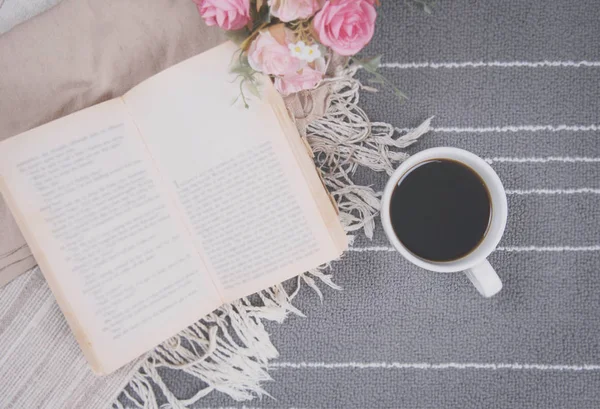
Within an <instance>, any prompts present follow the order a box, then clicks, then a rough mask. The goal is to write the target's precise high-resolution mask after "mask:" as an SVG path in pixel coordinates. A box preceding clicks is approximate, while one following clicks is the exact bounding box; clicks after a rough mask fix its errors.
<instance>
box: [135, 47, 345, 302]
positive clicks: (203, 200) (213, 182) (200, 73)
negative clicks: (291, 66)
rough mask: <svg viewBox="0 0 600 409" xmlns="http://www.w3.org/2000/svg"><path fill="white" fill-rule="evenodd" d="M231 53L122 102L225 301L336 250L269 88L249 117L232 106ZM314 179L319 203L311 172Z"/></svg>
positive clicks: (144, 87)
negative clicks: (275, 109) (271, 98)
mask: <svg viewBox="0 0 600 409" xmlns="http://www.w3.org/2000/svg"><path fill="white" fill-rule="evenodd" d="M235 52H236V47H235V46H234V45H233V44H231V43H227V44H224V45H222V46H219V47H217V48H214V49H212V50H210V51H208V52H206V53H204V54H201V55H199V56H196V57H193V58H191V59H189V60H187V61H185V62H183V63H180V64H178V65H176V66H174V67H171V68H170V69H168V70H166V71H164V72H162V73H160V74H158V75H156V76H154V77H152V78H150V79H149V80H147V81H145V82H144V83H142V84H141V85H139V86H138V87H136V88H134V89H133V90H132V91H130V92H129V93H127V94H126V95H125V96H124V100H125V103H126V105H127V107H128V108H129V109H130V112H131V114H132V117H133V118H134V119H135V121H136V123H137V125H138V127H139V129H140V131H141V133H142V135H143V138H144V140H145V142H146V144H147V146H148V149H149V151H150V153H151V154H152V156H153V157H154V159H155V161H156V163H157V164H158V167H159V168H160V172H161V174H162V175H163V176H164V177H165V179H166V180H167V183H166V184H167V185H168V187H169V188H170V189H171V192H172V195H173V197H174V198H175V200H176V202H177V205H178V207H179V209H180V211H181V214H182V217H183V219H184V220H185V223H186V225H187V226H188V228H189V229H190V231H191V232H192V233H193V235H194V237H195V239H196V246H197V248H198V251H199V253H200V254H201V256H202V258H203V259H204V260H205V262H206V264H207V266H208V267H209V270H210V271H211V273H212V274H213V276H214V280H215V281H216V282H217V283H218V285H219V288H220V291H221V292H222V293H223V294H224V297H225V298H226V299H227V300H234V299H237V298H239V297H242V296H245V295H249V294H251V293H254V292H256V291H259V290H261V289H263V288H266V287H268V286H271V285H274V284H277V283H279V282H281V281H283V280H285V279H287V278H290V277H293V276H295V275H298V274H300V273H302V272H304V271H306V270H308V269H310V268H314V267H317V266H318V265H320V264H322V263H325V262H328V261H331V260H332V259H335V258H337V257H339V255H340V253H341V251H342V250H341V249H340V246H339V243H337V242H336V241H335V240H334V239H333V238H332V235H331V232H330V226H329V225H328V223H327V222H326V221H325V220H324V219H323V215H322V214H321V212H320V209H319V207H318V206H317V203H316V201H315V199H314V198H313V195H312V192H311V189H313V186H311V185H310V184H309V183H307V180H306V178H305V175H304V174H303V170H302V169H301V168H300V166H299V162H298V160H297V158H296V156H295V155H296V153H295V152H294V151H293V149H292V147H291V146H290V144H289V142H288V140H287V136H286V134H285V131H284V129H283V128H282V126H281V124H280V122H279V119H278V117H277V115H276V114H275V112H274V110H273V106H272V105H271V104H270V103H269V102H268V100H267V98H266V93H269V92H270V90H271V89H272V85H271V84H270V83H265V84H264V89H263V91H264V92H265V94H263V95H265V96H264V97H263V98H257V97H250V101H249V105H250V108H249V109H245V108H244V107H243V104H241V103H238V104H234V103H233V101H234V100H235V99H236V98H237V97H238V95H239V90H240V89H239V83H237V82H235V81H234V79H235V77H234V76H232V75H231V74H229V69H230V62H231V61H232V59H233V58H234V53H235ZM156 95H160V98H157V97H155V96H156ZM296 136H297V134H296ZM303 154H304V155H305V156H306V155H307V153H306V152H304V153H303ZM312 172H313V173H314V177H315V179H314V180H317V182H316V183H317V184H318V186H317V188H318V189H320V190H321V192H323V194H324V189H323V187H322V186H321V185H320V182H319V181H318V176H316V170H315V169H314V166H312ZM327 206H329V210H330V211H333V210H332V207H331V204H330V203H329V202H328V201H327ZM336 223H337V228H338V229H339V230H341V226H340V225H339V221H337V218H336ZM344 239H345V237H344ZM344 243H345V242H344Z"/></svg>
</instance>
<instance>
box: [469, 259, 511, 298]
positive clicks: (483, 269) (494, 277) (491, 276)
mask: <svg viewBox="0 0 600 409" xmlns="http://www.w3.org/2000/svg"><path fill="white" fill-rule="evenodd" d="M465 274H466V275H467V277H468V278H469V280H471V282H472V283H473V285H474V286H475V288H477V291H479V293H480V294H481V295H483V296H484V297H491V296H492V295H494V294H497V293H498V291H500V290H501V289H502V281H500V277H498V274H496V271H495V270H494V268H493V267H492V265H491V264H490V263H489V261H487V260H483V261H482V262H481V263H479V264H477V265H476V266H474V267H471V268H470V269H468V270H465Z"/></svg>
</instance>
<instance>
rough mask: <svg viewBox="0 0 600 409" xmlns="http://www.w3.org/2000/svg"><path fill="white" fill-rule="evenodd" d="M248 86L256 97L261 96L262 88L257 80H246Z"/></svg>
mask: <svg viewBox="0 0 600 409" xmlns="http://www.w3.org/2000/svg"><path fill="white" fill-rule="evenodd" d="M246 88H248V91H250V93H251V94H252V95H254V96H255V97H256V98H260V90H259V89H258V85H257V84H256V81H246Z"/></svg>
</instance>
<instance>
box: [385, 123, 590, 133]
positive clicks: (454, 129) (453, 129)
mask: <svg viewBox="0 0 600 409" xmlns="http://www.w3.org/2000/svg"><path fill="white" fill-rule="evenodd" d="M396 130H397V131H399V132H409V131H410V130H411V129H410V128H396ZM598 130H600V125H506V126H487V127H458V126H438V127H435V126H433V127H431V128H430V131H432V132H445V133H491V132H501V133H502V132H542V131H548V132H561V131H569V132H593V131H598Z"/></svg>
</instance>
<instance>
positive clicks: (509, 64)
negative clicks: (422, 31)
mask: <svg viewBox="0 0 600 409" xmlns="http://www.w3.org/2000/svg"><path fill="white" fill-rule="evenodd" d="M380 67H381V68H399V69H412V68H480V67H500V68H513V67H523V68H542V67H574V68H580V67H600V61H464V62H408V63H400V62H388V63H382V64H381V65H380Z"/></svg>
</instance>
